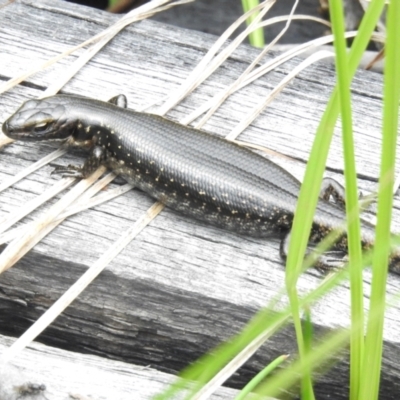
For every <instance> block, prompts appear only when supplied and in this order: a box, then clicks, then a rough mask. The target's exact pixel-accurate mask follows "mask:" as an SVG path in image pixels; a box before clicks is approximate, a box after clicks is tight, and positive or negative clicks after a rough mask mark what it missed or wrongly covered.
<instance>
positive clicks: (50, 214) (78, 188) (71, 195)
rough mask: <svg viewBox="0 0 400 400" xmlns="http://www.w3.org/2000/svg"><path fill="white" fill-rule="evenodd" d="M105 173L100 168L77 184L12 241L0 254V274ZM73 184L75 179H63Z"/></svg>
mask: <svg viewBox="0 0 400 400" xmlns="http://www.w3.org/2000/svg"><path fill="white" fill-rule="evenodd" d="M104 171H105V167H100V168H99V169H98V170H97V171H96V172H95V173H94V174H92V175H91V176H90V177H89V178H87V179H84V180H82V181H80V182H78V183H77V185H75V186H74V187H73V188H72V189H71V190H70V191H69V192H68V193H67V194H66V195H65V196H63V197H62V198H61V199H60V200H59V201H58V202H57V203H56V204H54V205H53V206H52V207H50V208H49V209H48V210H47V211H46V212H45V213H44V214H43V215H42V216H41V217H40V218H38V219H37V221H35V223H34V225H33V229H31V230H29V232H26V233H25V234H24V235H22V236H21V237H20V238H17V239H15V240H14V241H12V242H11V243H10V244H9V245H8V246H7V247H6V249H5V250H4V251H3V252H2V253H1V254H0V273H2V272H4V271H6V270H7V269H9V268H10V267H12V266H13V265H14V264H15V263H16V262H17V261H18V260H19V259H20V258H21V257H22V256H23V255H25V254H26V252H27V251H28V250H30V249H31V248H32V243H35V244H36V243H37V241H36V242H35V239H36V238H38V237H39V233H40V231H41V230H42V229H44V228H45V227H46V225H48V224H49V223H51V222H52V221H53V220H54V219H55V217H57V215H59V214H60V213H61V212H62V211H63V210H64V209H65V208H66V207H68V206H69V205H70V204H71V203H72V202H73V201H74V200H75V199H77V198H78V196H80V195H81V194H82V193H83V192H84V191H85V190H86V189H87V188H88V187H89V186H90V185H91V184H92V183H93V182H94V181H95V180H97V179H98V178H99V176H101V175H102V174H103V173H104ZM63 179H65V180H67V181H70V182H71V183H73V182H74V181H75V180H76V179H75V178H63Z"/></svg>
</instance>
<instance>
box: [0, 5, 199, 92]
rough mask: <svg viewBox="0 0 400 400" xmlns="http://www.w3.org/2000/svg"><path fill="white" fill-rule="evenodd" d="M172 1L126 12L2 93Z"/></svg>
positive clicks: (9, 84) (2, 88) (12, 81)
mask: <svg viewBox="0 0 400 400" xmlns="http://www.w3.org/2000/svg"><path fill="white" fill-rule="evenodd" d="M170 1H171V0H153V1H152V2H150V3H146V4H144V5H142V6H141V7H138V8H136V9H135V10H132V11H131V12H129V13H128V14H126V15H125V16H124V17H122V18H121V19H119V20H118V21H117V22H116V23H115V24H113V25H111V26H110V27H108V28H107V29H105V30H103V31H102V32H100V33H98V34H97V35H95V36H93V37H91V38H90V39H88V40H86V41H84V42H82V43H80V44H79V45H77V46H74V47H71V48H70V49H68V50H66V51H64V52H63V53H61V54H58V55H57V56H55V57H53V58H51V59H50V60H47V61H45V62H44V63H40V64H39V65H37V66H36V67H34V68H32V69H30V70H29V71H27V72H25V73H23V74H21V75H19V76H17V77H15V78H12V79H10V80H8V81H7V82H5V83H4V84H3V85H1V86H0V94H1V93H4V92H6V91H7V90H9V89H11V88H12V87H14V86H16V85H18V83H20V82H22V81H24V80H26V79H27V78H29V77H30V76H32V75H34V74H36V73H37V72H39V71H42V70H44V69H46V68H47V67H49V66H51V65H53V64H55V63H56V62H58V61H60V60H61V59H63V58H65V57H67V56H69V55H70V54H72V53H73V52H75V51H76V50H79V49H81V48H83V47H85V46H87V45H89V44H91V43H95V42H97V41H99V40H101V39H102V38H104V37H105V36H109V35H112V36H109V40H110V39H111V38H112V37H113V36H115V34H116V33H118V32H119V31H120V30H122V29H123V28H125V27H126V26H127V25H130V24H131V23H133V22H135V21H139V20H141V19H144V18H148V17H149V16H151V15H154V14H155V13H157V12H158V10H157V9H156V7H160V6H163V5H164V4H166V3H168V2H170ZM190 1H192V0H185V1H184V2H190ZM179 4H180V2H176V3H172V4H171V5H170V7H173V6H175V5H179ZM164 9H165V7H163V8H161V10H164Z"/></svg>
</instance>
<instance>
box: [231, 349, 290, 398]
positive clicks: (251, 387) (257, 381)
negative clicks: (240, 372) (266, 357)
mask: <svg viewBox="0 0 400 400" xmlns="http://www.w3.org/2000/svg"><path fill="white" fill-rule="evenodd" d="M287 358H288V356H287V355H283V356H279V357H277V358H276V359H275V360H274V361H272V362H271V363H270V364H268V365H267V366H266V367H265V368H264V369H263V370H262V371H260V372H259V373H258V374H257V375H256V376H255V377H254V378H253V379H252V380H251V381H250V382H249V383H248V384H247V385H246V386H245V387H244V388H243V389H242V390H241V391H240V393H239V394H238V395H237V396H236V397H235V400H243V399H245V398H246V396H247V395H248V394H249V393H251V392H252V391H253V390H254V389H255V388H256V387H257V386H258V385H259V384H260V383H261V382H262V381H263V380H264V379H265V378H266V377H267V376H268V375H269V374H270V373H271V372H272V371H273V370H274V369H275V368H276V367H278V366H279V365H280V364H282V363H283V361H285V360H286V359H287Z"/></svg>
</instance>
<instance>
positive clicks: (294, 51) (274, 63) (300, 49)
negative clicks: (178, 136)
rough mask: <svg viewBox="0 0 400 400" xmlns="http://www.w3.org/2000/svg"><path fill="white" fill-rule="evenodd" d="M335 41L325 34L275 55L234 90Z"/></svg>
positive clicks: (187, 119) (212, 102)
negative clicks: (311, 50) (314, 48)
mask: <svg viewBox="0 0 400 400" xmlns="http://www.w3.org/2000/svg"><path fill="white" fill-rule="evenodd" d="M356 34H357V31H354V32H347V33H346V38H351V37H354V36H355V35H356ZM379 38H380V39H382V37H381V36H379ZM332 41H333V36H332V35H329V36H324V37H323V38H318V39H315V40H311V41H310V42H307V43H305V44H302V45H299V46H297V47H296V48H291V49H289V50H288V51H286V52H284V53H282V54H281V55H280V56H278V57H275V58H274V59H273V60H271V61H269V62H267V63H266V64H264V65H261V66H260V67H258V68H255V69H254V70H253V71H252V72H251V73H250V74H249V75H248V77H247V78H246V79H245V80H244V81H243V82H242V83H241V84H240V85H239V86H237V87H235V89H234V91H233V92H232V93H234V92H236V91H237V90H239V89H241V88H243V87H245V86H247V85H249V84H250V83H252V82H253V81H255V80H256V79H258V78H260V77H261V76H263V75H265V74H266V73H268V72H270V71H272V70H273V69H274V68H276V67H278V66H279V65H281V64H283V63H285V62H286V61H288V60H290V59H291V58H293V57H295V56H298V55H300V54H302V53H304V52H306V51H308V50H309V49H310V48H313V47H317V46H322V45H324V44H326V43H330V42H332ZM219 96H221V94H218V95H216V96H215V97H213V98H212V99H210V100H209V101H207V102H206V103H204V104H203V105H202V106H200V107H198V108H197V109H196V110H194V111H193V112H192V113H191V114H189V115H188V116H187V117H185V118H183V119H182V121H181V123H182V124H184V125H186V124H190V123H191V122H192V121H194V120H195V119H196V118H198V117H199V116H200V115H201V114H203V113H204V112H206V111H207V110H208V109H209V108H210V107H212V106H214V105H215V104H216V103H218V101H219Z"/></svg>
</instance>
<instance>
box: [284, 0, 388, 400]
mask: <svg viewBox="0 0 400 400" xmlns="http://www.w3.org/2000/svg"><path fill="white" fill-rule="evenodd" d="M383 6H384V0H374V1H372V2H371V4H370V7H369V8H368V10H367V12H366V13H365V16H364V18H363V20H362V22H361V25H360V28H359V32H358V34H357V36H356V38H355V39H354V43H353V46H352V48H351V50H350V53H349V56H348V76H349V77H350V78H352V77H353V76H354V74H355V71H356V68H357V66H358V64H359V61H360V59H361V57H362V54H363V52H364V51H365V49H366V47H367V45H368V42H369V39H370V37H371V34H372V32H373V30H374V28H375V26H376V23H377V20H378V18H379V15H380V14H381V12H382V9H383ZM339 106H340V104H339V95H338V88H337V87H336V88H335V89H334V92H333V94H332V97H331V99H330V101H329V103H328V105H327V108H326V110H325V112H324V114H323V116H322V118H321V122H320V125H319V127H318V130H317V133H316V137H315V140H314V143H313V147H312V150H311V153H310V158H309V161H308V164H307V169H306V172H305V176H304V180H303V184H302V186H301V190H300V195H299V200H298V204H297V209H296V214H295V218H294V221H293V229H292V235H291V240H290V244H289V254H288V260H287V266H286V268H287V273H286V287H287V291H288V296H289V298H290V303H291V306H292V315H293V320H294V326H295V330H296V336H297V343H298V348H299V357H300V362H302V360H303V361H304V360H305V356H306V352H305V346H304V338H303V330H302V326H301V318H300V314H301V309H300V305H299V299H298V293H297V288H296V284H297V280H298V277H299V274H300V273H301V270H302V263H303V259H304V255H305V251H306V248H307V244H308V238H309V232H310V230H311V224H312V221H313V215H314V213H315V209H316V205H317V202H318V195H319V191H320V186H321V181H322V176H323V172H324V168H325V164H326V159H327V156H328V151H329V147H330V143H331V139H332V135H333V130H334V127H335V123H336V120H337V117H338V115H339V111H340V107H339ZM303 370H305V369H303ZM310 384H311V377H310V376H303V382H302V387H303V393H305V391H308V388H309V386H310ZM308 398H312V397H308Z"/></svg>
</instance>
